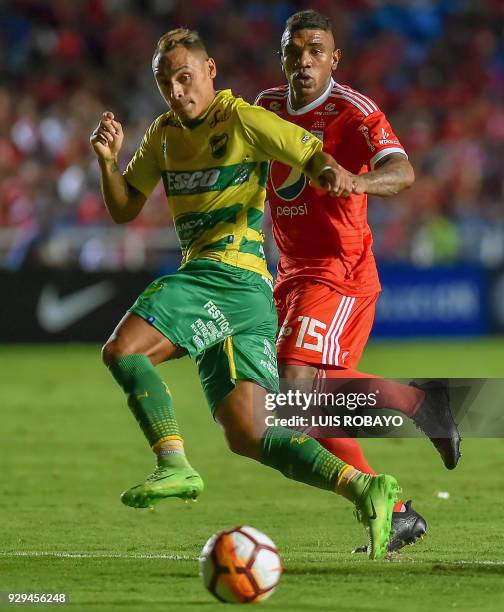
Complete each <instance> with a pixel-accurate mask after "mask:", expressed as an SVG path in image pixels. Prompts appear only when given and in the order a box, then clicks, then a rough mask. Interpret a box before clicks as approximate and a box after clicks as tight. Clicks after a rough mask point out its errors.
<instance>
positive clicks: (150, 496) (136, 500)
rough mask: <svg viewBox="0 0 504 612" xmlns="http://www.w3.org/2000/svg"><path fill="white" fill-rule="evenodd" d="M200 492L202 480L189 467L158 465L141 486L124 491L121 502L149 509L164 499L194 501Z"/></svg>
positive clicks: (133, 506)
mask: <svg viewBox="0 0 504 612" xmlns="http://www.w3.org/2000/svg"><path fill="white" fill-rule="evenodd" d="M202 491H203V480H202V479H201V476H200V475H199V474H198V472H196V470H194V469H193V468H192V467H191V466H188V467H182V468H181V467H176V468H174V467H169V466H165V467H161V466H159V465H158V466H157V467H156V469H155V470H154V472H152V474H151V475H150V476H149V477H148V478H147V480H146V481H145V482H144V483H143V484H139V485H136V486H134V487H131V488H130V489H127V490H126V491H124V493H123V494H122V495H121V501H122V503H123V504H125V505H126V506H131V507H132V508H151V507H152V506H154V504H157V503H158V502H159V501H161V500H162V499H165V498H166V497H179V498H180V499H186V500H187V499H193V500H195V499H196V498H197V497H198V495H199V494H200V493H201V492H202Z"/></svg>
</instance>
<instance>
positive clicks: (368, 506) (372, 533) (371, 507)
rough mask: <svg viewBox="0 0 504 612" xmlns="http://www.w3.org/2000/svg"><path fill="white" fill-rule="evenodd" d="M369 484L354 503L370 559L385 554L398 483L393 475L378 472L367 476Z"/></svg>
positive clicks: (378, 557) (379, 557)
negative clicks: (363, 529) (366, 539)
mask: <svg viewBox="0 0 504 612" xmlns="http://www.w3.org/2000/svg"><path fill="white" fill-rule="evenodd" d="M362 476H367V477H368V478H369V484H367V485H366V488H365V489H364V493H363V494H362V495H361V496H360V498H359V500H358V501H357V502H356V503H355V508H356V516H357V520H358V521H359V522H360V523H362V525H364V528H365V529H366V531H367V534H368V542H369V544H368V547H367V552H368V556H369V558H370V559H381V558H382V557H383V556H385V555H386V554H387V548H388V542H389V538H390V531H391V528H392V512H393V509H394V504H395V502H396V501H397V496H398V493H399V490H400V489H399V485H398V484H397V480H396V479H395V478H394V477H393V476H389V475H388V474H379V475H378V476H369V475H368V474H362V475H361V477H362Z"/></svg>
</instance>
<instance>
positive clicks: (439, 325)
mask: <svg viewBox="0 0 504 612" xmlns="http://www.w3.org/2000/svg"><path fill="white" fill-rule="evenodd" d="M379 270H380V279H381V283H382V286H383V291H382V294H381V296H380V299H379V300H378V304H377V309H376V321H375V325H374V328H373V334H372V335H373V337H379V336H381V337H383V336H389V337H398V336H402V337H407V336H409V337H411V336H466V335H479V334H485V333H488V332H489V331H490V321H489V315H488V305H487V301H488V300H487V295H488V279H487V273H486V271H485V270H484V269H482V268H479V267H467V266H453V267H451V266H450V267H435V268H425V269H423V268H415V267H412V266H402V265H401V266H399V265H383V264H382V265H381V266H380V267H379Z"/></svg>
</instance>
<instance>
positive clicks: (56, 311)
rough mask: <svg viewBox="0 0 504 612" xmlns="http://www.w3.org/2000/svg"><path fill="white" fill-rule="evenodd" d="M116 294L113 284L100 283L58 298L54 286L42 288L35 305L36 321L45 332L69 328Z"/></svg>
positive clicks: (108, 282) (109, 282)
mask: <svg viewBox="0 0 504 612" xmlns="http://www.w3.org/2000/svg"><path fill="white" fill-rule="evenodd" d="M115 294H116V287H115V284H114V283H112V282H111V281H106V280H105V281H101V282H99V283H96V284H95V285H91V286H90V287H85V288H84V289H80V290H79V291H75V292H74V293H71V294H70V295H65V296H64V297H60V296H59V294H58V291H57V289H56V287H54V285H46V286H45V287H43V289H42V291H41V293H40V297H39V300H38V304H37V320H38V322H39V324H40V326H41V327H42V329H44V330H45V331H47V332H59V331H62V330H64V329H66V328H67V327H70V326H71V325H73V324H74V323H76V322H77V321H79V320H80V319H82V318H83V317H85V316H86V315H87V314H89V313H90V312H93V310H96V309H97V308H99V307H100V306H103V304H105V303H106V302H108V301H109V300H110V299H111V298H112V297H113V296H114V295H115Z"/></svg>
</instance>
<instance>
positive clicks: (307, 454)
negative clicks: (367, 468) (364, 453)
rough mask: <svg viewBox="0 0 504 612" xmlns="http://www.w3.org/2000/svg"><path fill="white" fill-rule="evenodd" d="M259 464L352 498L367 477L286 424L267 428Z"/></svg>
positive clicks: (364, 484) (367, 479)
mask: <svg viewBox="0 0 504 612" xmlns="http://www.w3.org/2000/svg"><path fill="white" fill-rule="evenodd" d="M261 463H263V464H264V465H268V466H269V467H272V468H275V469H276V470H278V471H280V472H282V474H283V475H284V476H287V478H292V479H293V480H298V481H299V482H304V483H305V484H309V485H311V486H313V487H318V488H319V489H327V490H329V491H335V492H337V493H340V494H341V495H343V496H344V497H346V498H347V499H349V500H351V501H356V500H357V499H358V498H359V497H360V496H361V495H362V493H363V492H364V491H365V489H366V488H367V486H368V484H369V478H368V477H367V475H366V474H362V473H361V472H359V471H358V470H356V469H355V468H354V467H352V466H350V465H348V464H347V463H345V462H344V461H342V460H341V459H339V458H338V457H336V456H335V455H333V454H331V453H330V452H329V451H328V450H326V449H325V448H324V447H323V446H322V445H321V444H319V443H318V442H317V440H315V439H314V438H310V437H309V436H307V435H305V434H303V433H301V432H299V431H295V430H293V429H287V428H286V427H268V429H267V430H266V431H265V432H264V435H263V438H262V456H261Z"/></svg>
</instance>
